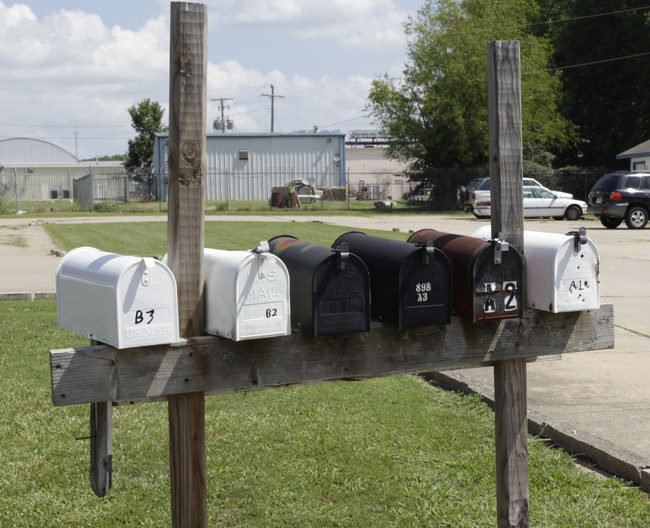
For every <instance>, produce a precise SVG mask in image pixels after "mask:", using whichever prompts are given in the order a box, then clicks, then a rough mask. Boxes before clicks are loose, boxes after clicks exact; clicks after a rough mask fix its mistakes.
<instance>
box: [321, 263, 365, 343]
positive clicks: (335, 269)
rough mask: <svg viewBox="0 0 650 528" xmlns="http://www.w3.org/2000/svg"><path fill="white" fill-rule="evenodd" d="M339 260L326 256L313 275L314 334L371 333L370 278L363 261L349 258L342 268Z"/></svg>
mask: <svg viewBox="0 0 650 528" xmlns="http://www.w3.org/2000/svg"><path fill="white" fill-rule="evenodd" d="M339 261H340V257H339V256H337V255H333V256H331V257H329V258H328V259H327V260H326V261H325V262H324V263H323V265H322V266H320V267H319V268H318V269H317V270H316V273H315V274H314V282H313V298H314V327H313V334H314V335H315V336H317V335H327V334H344V333H351V332H368V331H370V278H369V276H368V270H367V269H366V266H365V264H364V263H363V261H362V260H361V259H360V258H359V257H357V256H356V255H349V256H348V257H347V262H346V263H345V265H344V267H343V268H342V269H341V265H340V262H339Z"/></svg>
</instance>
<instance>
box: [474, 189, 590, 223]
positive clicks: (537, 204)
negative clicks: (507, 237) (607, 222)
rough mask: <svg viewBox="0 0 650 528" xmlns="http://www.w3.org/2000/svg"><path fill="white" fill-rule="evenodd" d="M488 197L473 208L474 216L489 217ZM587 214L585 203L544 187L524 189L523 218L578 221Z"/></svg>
mask: <svg viewBox="0 0 650 528" xmlns="http://www.w3.org/2000/svg"><path fill="white" fill-rule="evenodd" d="M490 205H491V204H490V196H489V193H488V196H487V197H486V198H481V199H480V200H478V201H477V203H476V206H475V207H474V215H475V216H477V217H479V218H483V217H489V216H490ZM584 214H587V203H586V202H583V201H581V200H574V199H573V198H566V197H565V196H560V195H559V194H558V193H556V192H553V191H549V190H548V189H546V188H545V187H537V186H533V187H524V218H541V217H551V218H555V219H556V220H562V219H563V218H566V219H567V220H578V219H579V218H580V217H581V216H582V215H584Z"/></svg>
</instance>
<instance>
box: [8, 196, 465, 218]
mask: <svg viewBox="0 0 650 528" xmlns="http://www.w3.org/2000/svg"><path fill="white" fill-rule="evenodd" d="M397 203H398V206H397V207H396V208H395V209H394V210H382V209H376V208H375V206H374V202H373V201H371V200H368V201H357V200H350V202H349V203H348V202H344V201H340V202H331V201H327V202H321V203H315V204H302V205H301V206H300V207H296V208H293V209H279V208H277V207H271V206H270V205H269V203H268V201H266V200H231V201H227V202H226V201H208V202H206V203H205V212H206V214H208V215H210V214H219V215H234V216H237V215H242V214H261V215H279V214H281V215H290V216H301V215H313V214H318V215H359V214H367V213H371V214H393V213H400V214H404V213H408V214H420V213H427V214H428V213H431V210H430V209H428V208H427V207H425V206H422V205H421V204H420V203H415V204H410V205H409V204H407V203H406V202H404V201H398V202H397ZM18 210H20V211H22V212H21V215H25V216H26V217H30V218H31V217H39V218H48V217H49V218H56V217H73V216H88V215H92V216H95V215H98V216H110V215H124V214H135V215H139V214H167V203H159V202H129V203H97V204H95V205H94V207H93V208H91V207H86V206H82V205H80V204H78V203H75V202H73V201H70V200H41V201H19V202H18ZM445 214H466V213H462V212H460V211H456V210H454V211H447V212H445ZM2 215H5V216H15V215H16V203H15V202H11V201H7V200H4V201H0V216H2Z"/></svg>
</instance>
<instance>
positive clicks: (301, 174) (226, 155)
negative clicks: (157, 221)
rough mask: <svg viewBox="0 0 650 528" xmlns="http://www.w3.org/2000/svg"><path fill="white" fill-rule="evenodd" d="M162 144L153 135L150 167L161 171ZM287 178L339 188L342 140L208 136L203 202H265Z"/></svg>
mask: <svg viewBox="0 0 650 528" xmlns="http://www.w3.org/2000/svg"><path fill="white" fill-rule="evenodd" d="M166 141H167V136H162V135H161V136H157V137H156V148H155V152H154V167H158V166H162V167H164V170H166V168H167V162H166V159H167V147H166ZM245 158H247V159H245ZM292 179H302V180H306V181H307V182H308V183H309V184H311V185H313V186H314V187H316V188H328V187H344V186H345V135H344V134H326V133H323V134H252V135H244V134H232V135H231V134H215V135H208V137H207V144H206V185H205V197H206V200H267V199H269V198H270V196H271V189H272V188H273V187H279V186H281V185H282V184H284V183H285V182H287V181H288V180H292ZM165 180H166V177H165Z"/></svg>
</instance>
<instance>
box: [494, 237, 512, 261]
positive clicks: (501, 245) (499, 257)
mask: <svg viewBox="0 0 650 528" xmlns="http://www.w3.org/2000/svg"><path fill="white" fill-rule="evenodd" d="M504 238H505V237H504V235H503V233H499V236H498V238H495V239H494V240H491V242H492V244H494V263H495V264H501V262H502V261H503V252H504V251H508V250H509V249H510V244H508V242H506V241H505V240H504Z"/></svg>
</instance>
